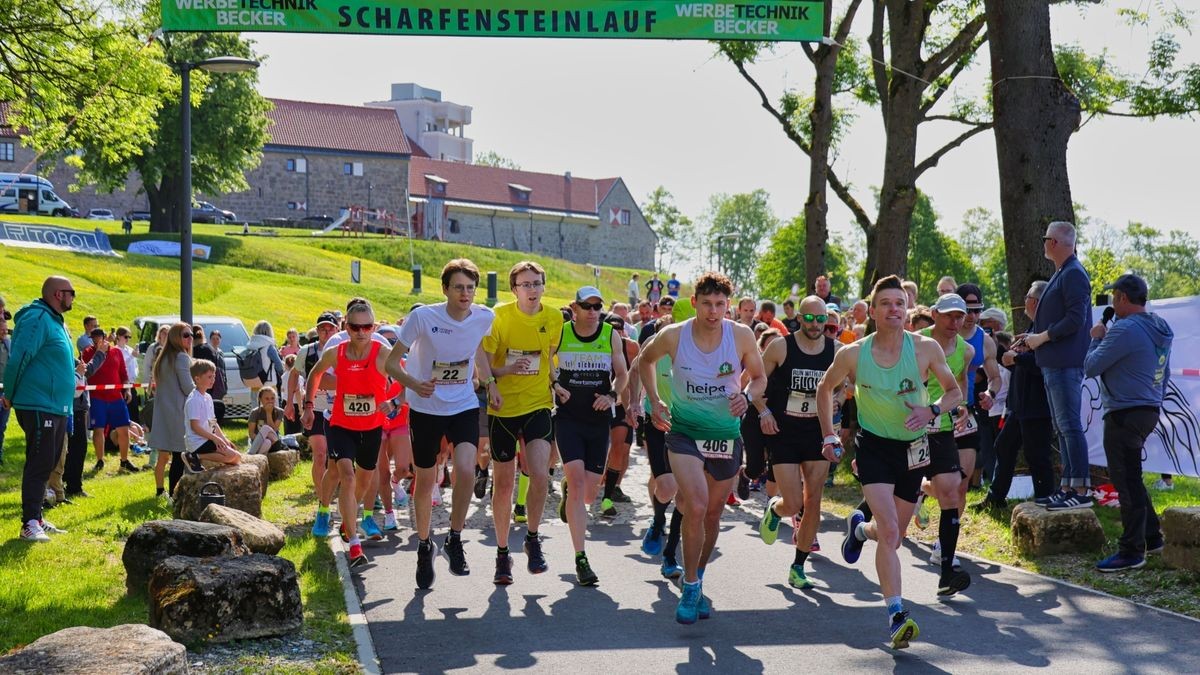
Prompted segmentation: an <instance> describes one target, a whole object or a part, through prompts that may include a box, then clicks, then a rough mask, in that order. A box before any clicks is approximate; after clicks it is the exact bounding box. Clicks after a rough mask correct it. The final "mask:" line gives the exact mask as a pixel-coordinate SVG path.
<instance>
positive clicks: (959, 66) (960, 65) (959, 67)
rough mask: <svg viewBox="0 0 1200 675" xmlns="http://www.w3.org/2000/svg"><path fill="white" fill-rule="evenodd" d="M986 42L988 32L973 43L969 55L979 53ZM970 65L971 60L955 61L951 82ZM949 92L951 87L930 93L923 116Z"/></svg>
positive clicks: (924, 104) (922, 108) (951, 72)
mask: <svg viewBox="0 0 1200 675" xmlns="http://www.w3.org/2000/svg"><path fill="white" fill-rule="evenodd" d="M985 42H987V33H986V32H984V33H983V35H981V36H980V37H979V39H978V40H975V41H974V42H972V43H971V51H970V52H969V53H970V54H974V53H975V52H977V51H979V48H980V47H982V46H983V44H984V43H985ZM968 65H970V60H969V59H959V60H957V61H955V63H954V68H953V69H952V70H951V71H950V82H953V81H954V80H955V78H957V77H958V76H959V75H960V74H962V72H963V71H964V70H966V69H967V66H968ZM930 81H931V82H932V81H933V80H930ZM947 84H949V83H947ZM949 90H950V87H949V86H945V87H937V86H935V87H933V92H932V93H930V95H929V98H928V99H926V100H925V102H924V103H922V104H921V114H922V115H924V114H926V113H928V112H929V111H930V110H933V106H935V105H937V102H938V101H940V100H942V96H944V95H945V94H946V92H947V91H949Z"/></svg>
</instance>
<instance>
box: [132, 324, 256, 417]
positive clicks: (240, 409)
mask: <svg viewBox="0 0 1200 675" xmlns="http://www.w3.org/2000/svg"><path fill="white" fill-rule="evenodd" d="M176 321H179V316H178V315H176V316H171V315H161V316H140V317H138V318H136V319H134V320H133V330H134V334H136V335H137V336H138V350H139V351H140V352H141V353H143V354H144V353H146V348H147V347H149V346H150V343H151V342H153V341H154V338H155V336H156V335H157V334H158V327H159V326H162V325H167V326H170V325H171V324H173V323H175V322H176ZM192 323H193V324H200V325H201V326H204V335H205V338H204V340H205V342H207V341H208V335H210V334H211V333H212V332H213V331H214V330H216V331H220V333H221V353H222V354H223V355H224V356H225V374H226V375H227V376H228V378H227V379H228V384H229V391H227V392H226V393H225V398H224V399H222V400H223V401H225V418H226V419H229V418H233V419H245V418H247V417H249V416H250V410H251V409H252V408H253V407H254V406H253V405H252V402H251V400H250V389H249V388H248V387H247V386H246V385H245V383H243V382H242V378H241V377H240V376H239V375H238V364H237V356H236V355H235V353H234V350H235V349H237V350H239V351H240V350H242V349H244V348H245V347H246V343H247V342H249V341H250V336H249V335H248V334H247V333H246V327H245V326H243V325H242V322H241V320H240V319H237V318H235V317H232V316H195V317H192Z"/></svg>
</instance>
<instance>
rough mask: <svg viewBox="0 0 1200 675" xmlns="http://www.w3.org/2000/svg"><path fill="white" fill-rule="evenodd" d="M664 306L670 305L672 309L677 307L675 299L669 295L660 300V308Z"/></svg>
mask: <svg viewBox="0 0 1200 675" xmlns="http://www.w3.org/2000/svg"><path fill="white" fill-rule="evenodd" d="M663 305H669V306H671V307H674V306H675V298H672V297H671V296H669V295H668V296H667V297H665V298H663V299H661V300H659V301H658V306H659V307H662V306H663Z"/></svg>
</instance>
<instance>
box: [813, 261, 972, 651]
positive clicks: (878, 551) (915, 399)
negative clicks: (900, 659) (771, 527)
mask: <svg viewBox="0 0 1200 675" xmlns="http://www.w3.org/2000/svg"><path fill="white" fill-rule="evenodd" d="M907 302H908V296H907V294H906V293H905V292H904V287H903V286H901V282H900V279H899V278H898V277H896V276H894V275H893V276H888V277H884V278H883V279H880V280H879V281H878V282H876V284H875V288H874V291H873V292H872V294H871V314H872V316H873V317H874V319H875V325H876V327H877V331H876V332H875V333H874V334H872V335H870V336H868V337H866V338H863V339H862V340H859V341H857V342H854V343H851V344H849V345H847V346H846V347H845V348H843V349H841V350H839V351H838V352H837V354H836V355H835V356H834V359H833V364H832V365H831V366H830V367H829V370H828V371H826V373H825V376H824V377H823V378H821V382H820V384H818V385H817V415H818V418H819V420H820V423H821V433H822V434H823V435H824V436H825V438H824V445H823V452H824V453H825V457H826V459H828V460H830V461H838V460H840V459H841V456H842V443H841V440H840V439H839V438H838V436H837V435H835V434H834V426H833V392H834V390H835V389H836V388H837V387H838V386H839V385H841V384H842V383H843V382H845V380H846V378H849V379H850V382H851V383H852V384H853V385H854V387H855V392H854V399H855V401H857V405H858V421H859V424H860V426H861V427H862V429H861V430H860V432H859V434H858V442H857V448H858V450H857V452H858V455H857V462H858V475H859V479H860V480H861V481H862V484H863V486H862V487H863V496H864V497H866V500H867V504H868V505H869V506H870V508H871V511H872V512H873V514H874V519H873V520H872V521H871V522H870V523H864V517H863V514H862V512H861V511H858V510H855V511H854V512H853V513H852V514H851V515H850V518H849V519H848V522H847V525H848V528H847V529H848V531H847V534H846V540H845V542H844V543H843V544H842V557H843V558H845V560H846V562H848V563H854V562H857V561H858V557H859V555H860V554H861V552H862V547H863V544H864V542H865V541H866V540H867V539H872V540H874V541H876V542H877V544H876V546H875V569H876V571H877V572H878V574H879V585H880V589H881V590H882V592H883V601H884V606H885V607H886V608H887V614H888V620H889V623H890V635H891V644H892V647H894V648H897V649H902V648H904V647H907V646H908V643H909V641H910V640H913V639H915V638H916V637H917V636H918V635H919V633H920V631H919V629H918V628H917V624H916V622H915V621H913V620H912V619H911V618H909V616H908V612H905V611H904V603H903V601H902V600H901V583H900V559H899V557H898V556H897V555H896V549H897V548H898V547H899V546H900V526H899V524H900V523H902V522H908V519H909V518H911V517H912V514H913V506H914V505H915V502H916V498H917V490H918V489H919V488H920V484H921V476H922V470H923V468H924V467H925V466H926V465H927V464H929V445H928V442H927V440H926V438H925V427H926V426H928V424H929V422H930V420H932V419H933V418H934V417H936V416H937V415H938V414H939V413H941V411H942V408H943V407H946V408H951V407H953V406H955V405H958V403H959V402H960V401H962V392H961V391H960V390H959V387H958V383H957V382H955V380H954V375H953V374H952V373H951V372H950V368H949V367H948V366H947V365H946V356H945V354H944V353H943V352H942V349H941V347H939V346H938V344H937V343H936V342H934V341H933V340H931V339H929V338H927V337H924V336H920V335H913V334H911V333H907V332H905V330H904V319H905V316H906V312H907V307H906V305H907ZM931 377H933V378H936V379H937V381H938V383H939V384H941V386H942V388H943V389H944V390H945V392H946V393H944V394H943V395H942V396H941V398H939V399H938V400H937V401H934V402H932V403H930V402H929V398H928V396H929V395H928V392H927V391H926V389H925V384H924V383H925V381H926V380H928V379H930V378H931Z"/></svg>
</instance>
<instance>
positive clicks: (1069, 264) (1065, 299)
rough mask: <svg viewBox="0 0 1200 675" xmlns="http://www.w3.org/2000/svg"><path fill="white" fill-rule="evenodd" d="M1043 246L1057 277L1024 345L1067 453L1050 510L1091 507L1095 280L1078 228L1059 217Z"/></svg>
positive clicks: (1061, 446)
mask: <svg viewBox="0 0 1200 675" xmlns="http://www.w3.org/2000/svg"><path fill="white" fill-rule="evenodd" d="M1042 247H1043V249H1045V252H1046V257H1047V258H1049V259H1050V260H1051V261H1052V262H1053V263H1054V267H1055V271H1054V276H1052V277H1050V283H1048V284H1046V290H1045V291H1044V292H1043V293H1042V298H1041V300H1040V301H1039V303H1038V310H1037V317H1036V318H1035V319H1034V320H1033V326H1032V327H1031V328H1030V330H1029V333H1028V334H1027V335H1025V336H1023V337H1024V338H1025V345H1026V346H1028V347H1029V348H1030V349H1032V350H1034V354H1035V356H1036V357H1037V365H1038V366H1039V367H1040V368H1041V369H1042V376H1043V377H1044V378H1045V380H1046V397H1047V399H1049V401H1050V414H1051V417H1052V418H1053V419H1054V426H1055V427H1057V429H1058V449H1059V454H1061V455H1062V465H1063V473H1062V480H1061V484H1062V487H1061V489H1060V490H1059V492H1058V494H1057V495H1056V496H1055V498H1054V499H1053V500H1052V501H1051V502H1050V503H1049V504H1048V505H1047V506H1046V508H1048V509H1052V510H1056V511H1057V510H1061V509H1077V508H1087V507H1090V506H1092V504H1093V503H1094V500H1093V499H1092V497H1091V495H1090V494H1088V492H1089V490H1088V488H1089V483H1090V480H1089V474H1088V449H1087V441H1086V440H1085V439H1084V436H1083V420H1082V419H1081V417H1080V411H1079V406H1080V392H1081V391H1082V390H1083V357H1084V355H1086V354H1087V348H1088V342H1089V339H1088V331H1089V330H1091V328H1092V280H1091V279H1089V278H1088V274H1087V272H1086V271H1084V269H1083V265H1082V264H1080V262H1079V258H1077V257H1075V226H1074V225H1072V224H1071V223H1067V222H1064V221H1061V220H1058V221H1055V222H1053V223H1050V224H1049V225H1047V226H1046V234H1045V236H1043V237H1042Z"/></svg>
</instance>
